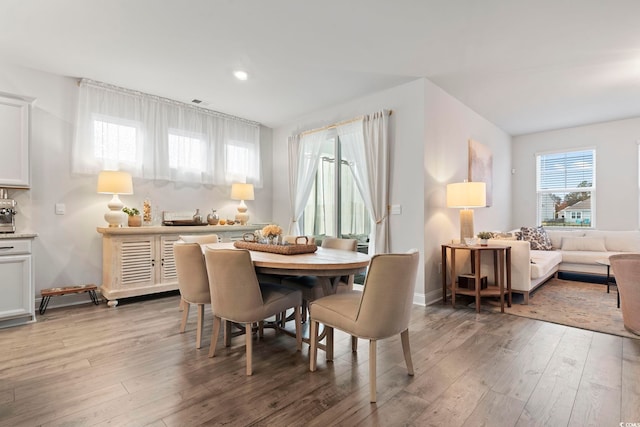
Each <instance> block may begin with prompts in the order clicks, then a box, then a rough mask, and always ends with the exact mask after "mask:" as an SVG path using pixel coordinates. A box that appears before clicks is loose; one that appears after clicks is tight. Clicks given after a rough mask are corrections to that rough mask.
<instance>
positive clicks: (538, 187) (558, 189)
mask: <svg viewBox="0 0 640 427" xmlns="http://www.w3.org/2000/svg"><path fill="white" fill-rule="evenodd" d="M581 152H591V171H592V172H591V179H592V182H591V186H589V187H578V186H575V187H555V188H545V189H541V181H542V179H543V177H542V176H541V175H542V173H541V172H542V171H541V161H542V160H543V158H544V157H545V156H552V155H560V154H564V155H569V154H571V153H576V154H577V153H581ZM596 155H597V152H596V148H595V147H582V148H572V149H564V150H554V151H545V152H539V153H536V154H535V162H536V222H537V224H540V225H543V221H548V219H543V218H542V215H543V214H542V209H541V205H542V197H543V196H544V195H554V194H558V193H563V194H565V196H566V195H567V194H569V193H585V192H588V193H590V203H591V208H590V218H589V225H588V226H584V225H580V226H571V225H566V224H563V225H552V224H546V225H544V226H545V227H549V228H558V229H561V228H564V229H593V228H595V227H596V208H595V207H596V179H597V178H596V160H597V157H596ZM564 166H565V169H566V166H567V162H566V159H565V162H564ZM565 184H566V182H565ZM565 209H566V208H565ZM554 211H555V208H554ZM555 213H557V211H555ZM570 216H571V217H572V218H573V217H574V216H576V217H577V216H578V213H577V212H572V213H571V215H570ZM579 216H580V217H582V216H583V215H582V213H581V212H580V215H579Z"/></svg>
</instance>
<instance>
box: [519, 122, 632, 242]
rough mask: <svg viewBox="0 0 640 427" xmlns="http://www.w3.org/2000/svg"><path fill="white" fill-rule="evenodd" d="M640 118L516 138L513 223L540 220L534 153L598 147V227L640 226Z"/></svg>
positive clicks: (612, 228)
mask: <svg viewBox="0 0 640 427" xmlns="http://www.w3.org/2000/svg"><path fill="white" fill-rule="evenodd" d="M638 140H640V118H634V119H627V120H618V121H613V122H607V123H600V124H594V125H589V126H580V127H575V128H569V129H562V130H556V131H549V132H540V133H534V134H529V135H523V136H518V137H514V138H513V160H512V163H513V167H514V168H515V169H516V173H515V175H514V179H513V189H512V198H513V221H514V223H513V226H514V228H515V227H520V226H523V225H526V226H532V225H536V160H535V155H536V153H543V152H548V151H558V150H573V149H582V148H595V149H596V197H595V199H596V203H595V215H596V219H595V227H596V228H597V229H600V230H637V229H638V214H639V213H638V144H637V141H638Z"/></svg>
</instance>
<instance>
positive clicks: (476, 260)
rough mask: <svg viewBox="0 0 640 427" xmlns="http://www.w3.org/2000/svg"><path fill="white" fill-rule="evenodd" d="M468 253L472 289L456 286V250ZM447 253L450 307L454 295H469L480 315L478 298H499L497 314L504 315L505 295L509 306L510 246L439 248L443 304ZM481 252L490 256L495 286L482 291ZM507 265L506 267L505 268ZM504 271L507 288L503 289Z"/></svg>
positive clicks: (451, 246)
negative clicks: (473, 285) (449, 276)
mask: <svg viewBox="0 0 640 427" xmlns="http://www.w3.org/2000/svg"><path fill="white" fill-rule="evenodd" d="M459 250H465V251H469V252H470V255H471V274H472V275H473V276H474V279H475V289H465V288H460V287H458V278H457V275H456V251H459ZM447 251H449V252H451V259H450V263H451V285H450V288H451V305H452V306H453V307H455V305H456V295H457V294H460V295H470V296H475V298H476V312H478V313H479V312H480V299H481V298H482V297H497V296H499V297H500V311H501V312H502V313H504V299H505V298H504V297H505V295H506V296H507V304H508V306H509V307H511V246H506V245H491V246H480V245H473V246H466V245H461V244H448V245H442V303H443V304H445V303H446V301H447V288H448V287H449V286H447ZM483 252H489V253H491V254H493V277H494V281H495V283H493V284H490V285H489V286H487V288H486V289H481V280H482V274H481V271H480V266H481V263H480V260H481V257H482V253H483ZM505 265H506V268H505ZM505 270H506V289H505Z"/></svg>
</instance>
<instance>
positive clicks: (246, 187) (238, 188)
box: [231, 182, 255, 200]
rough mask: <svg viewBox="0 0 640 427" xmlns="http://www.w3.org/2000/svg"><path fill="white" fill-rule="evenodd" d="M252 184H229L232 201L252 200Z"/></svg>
mask: <svg viewBox="0 0 640 427" xmlns="http://www.w3.org/2000/svg"><path fill="white" fill-rule="evenodd" d="M254 198H255V197H254V194H253V184H243V183H239V182H237V183H235V184H231V199H232V200H253V199H254Z"/></svg>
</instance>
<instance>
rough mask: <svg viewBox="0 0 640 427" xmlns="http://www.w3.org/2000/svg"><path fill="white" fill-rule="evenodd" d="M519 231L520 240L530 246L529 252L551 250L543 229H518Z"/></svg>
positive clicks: (549, 241)
mask: <svg viewBox="0 0 640 427" xmlns="http://www.w3.org/2000/svg"><path fill="white" fill-rule="evenodd" d="M520 231H521V232H522V240H526V241H527V242H529V243H530V244H531V250H536V251H550V250H551V249H552V248H553V247H552V246H551V240H549V236H547V233H546V231H545V230H544V228H543V227H520Z"/></svg>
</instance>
